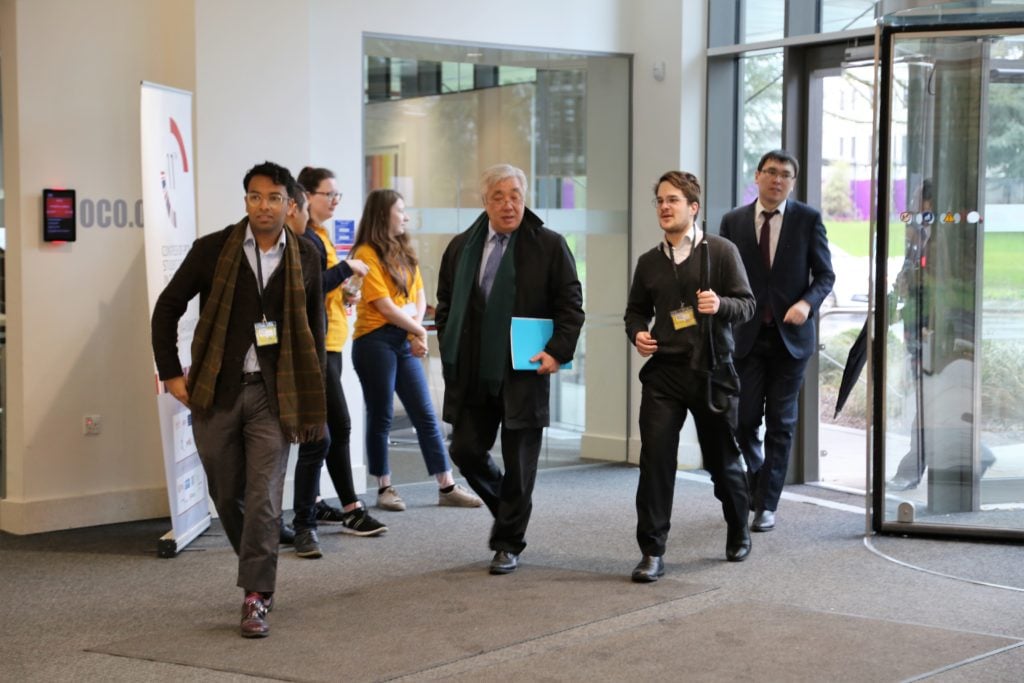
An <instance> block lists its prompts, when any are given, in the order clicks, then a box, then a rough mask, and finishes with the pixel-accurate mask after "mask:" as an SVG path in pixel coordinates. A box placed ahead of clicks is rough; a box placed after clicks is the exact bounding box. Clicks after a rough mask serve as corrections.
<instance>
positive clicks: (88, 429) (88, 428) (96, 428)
mask: <svg viewBox="0 0 1024 683" xmlns="http://www.w3.org/2000/svg"><path fill="white" fill-rule="evenodd" d="M102 431H103V419H102V418H101V417H100V416H99V415H86V416H85V417H84V418H83V420H82V433H83V434H85V435H86V436H96V435H97V434H99V433H100V432H102Z"/></svg>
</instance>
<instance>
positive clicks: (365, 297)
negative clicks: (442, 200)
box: [352, 190, 483, 511]
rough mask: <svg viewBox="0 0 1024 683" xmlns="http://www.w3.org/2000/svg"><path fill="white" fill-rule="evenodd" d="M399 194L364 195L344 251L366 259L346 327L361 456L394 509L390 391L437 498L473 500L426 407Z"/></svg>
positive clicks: (416, 280) (397, 503)
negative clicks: (362, 433) (358, 401)
mask: <svg viewBox="0 0 1024 683" xmlns="http://www.w3.org/2000/svg"><path fill="white" fill-rule="evenodd" d="M408 221H409V217H408V215H406V213H405V200H404V199H403V198H402V195H400V194H398V193H397V192H395V191H394V190H374V191H373V192H371V193H370V195H369V196H368V197H367V198H366V206H365V207H364V208H363V216H362V218H360V220H359V229H358V231H357V232H356V241H355V245H354V247H353V254H352V257H353V258H356V259H359V260H360V261H363V262H364V263H366V265H367V266H368V267H369V272H368V273H367V274H366V277H365V278H364V279H363V287H362V297H361V298H360V299H359V303H358V304H357V309H356V325H355V331H354V332H353V335H352V340H353V341H352V365H353V366H354V367H355V369H356V374H357V375H359V381H360V382H362V385H363V400H364V401H365V403H366V422H367V424H366V459H367V461H368V463H369V467H370V474H372V475H373V476H375V477H377V484H378V489H377V506H378V507H380V508H382V509H384V510H395V511H400V510H404V509H405V502H404V501H403V500H402V498H401V497H400V496H399V495H398V492H397V491H396V490H395V488H394V487H393V486H392V485H391V468H390V466H389V465H388V438H389V435H390V433H391V421H392V418H393V417H394V396H395V394H396V393H397V394H398V398H399V400H401V402H402V405H403V406H404V407H405V411H406V413H407V414H408V415H409V419H410V420H412V424H413V427H415V429H416V438H417V439H418V440H419V445H420V451H421V453H422V454H423V461H424V463H425V464H426V466H427V471H428V472H430V474H432V475H434V477H435V478H436V479H437V483H438V486H439V487H440V491H439V492H438V505H450V506H454V507H480V506H481V505H482V504H483V503H482V501H481V500H480V499H479V498H477V497H476V496H475V495H474V494H473V493H472V492H470V491H468V490H466V489H464V488H463V487H461V486H457V485H456V484H455V479H454V478H453V476H452V467H451V461H450V460H449V459H448V449H447V448H446V447H445V443H444V437H443V436H442V433H441V424H440V422H439V421H438V419H437V415H436V414H435V412H434V406H433V404H432V403H431V400H430V392H429V390H428V387H427V378H426V375H425V374H424V372H423V366H422V365H421V363H420V360H419V359H420V358H423V357H425V356H426V355H427V331H426V330H425V329H424V327H423V314H424V312H425V311H426V308H427V301H426V297H425V296H424V292H423V279H422V278H421V276H420V269H419V261H418V259H417V258H416V253H415V251H413V248H412V245H411V244H410V241H409V236H408V235H407V234H406V233H405V225H406V223H407V222H408Z"/></svg>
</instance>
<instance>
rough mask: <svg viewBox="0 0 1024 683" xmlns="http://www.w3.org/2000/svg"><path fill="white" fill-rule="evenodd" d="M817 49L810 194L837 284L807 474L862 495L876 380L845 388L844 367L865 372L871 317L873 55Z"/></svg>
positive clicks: (822, 340)
mask: <svg viewBox="0 0 1024 683" xmlns="http://www.w3.org/2000/svg"><path fill="white" fill-rule="evenodd" d="M817 52H818V54H819V55H821V56H820V58H818V59H814V55H812V57H811V58H812V60H813V61H815V62H816V63H815V64H814V66H813V67H812V69H811V70H810V72H809V77H808V87H807V101H808V126H807V135H808V142H807V146H808V152H807V160H808V161H807V197H808V201H809V202H810V203H811V204H812V205H813V206H817V207H819V208H820V210H821V213H822V218H823V220H824V222H825V228H826V230H827V232H828V240H829V247H830V248H831V251H832V266H833V268H834V270H835V273H836V282H835V286H834V287H833V290H832V294H831V296H830V297H829V299H828V300H827V301H826V302H825V304H824V305H823V306H822V307H821V310H820V314H819V327H818V345H819V346H818V372H817V377H816V378H815V375H813V374H811V373H810V372H809V373H808V375H807V380H806V382H807V383H810V382H814V381H815V379H816V380H817V385H818V386H817V406H816V409H817V410H816V418H817V419H816V420H807V421H806V422H807V426H806V428H807V429H813V428H816V429H817V448H816V449H815V450H814V451H813V452H812V451H810V450H808V452H806V453H805V459H806V461H807V466H806V467H805V469H806V472H807V475H808V476H807V477H806V479H807V481H808V482H816V483H819V484H821V485H824V486H828V487H830V488H837V489H841V490H846V491H856V492H861V493H863V492H864V491H865V490H866V482H867V468H866V462H867V458H866V453H867V423H868V419H867V418H868V416H867V390H866V386H867V378H866V376H864V375H861V376H859V377H858V378H857V379H856V380H855V381H853V380H851V381H849V382H848V386H846V387H843V386H842V385H843V377H844V372H845V374H847V375H849V374H850V373H852V372H854V371H855V369H856V368H855V367H851V368H850V370H849V371H847V370H846V367H847V365H848V359H849V355H850V350H851V348H852V347H853V346H854V344H855V343H858V342H857V340H858V336H859V335H860V334H861V332H862V329H863V327H864V325H865V323H866V322H867V317H868V316H867V314H868V295H869V290H870V277H869V274H870V265H871V258H870V250H871V231H870V223H869V221H870V216H871V182H872V177H871V168H872V167H871V156H872V145H873V141H874V138H873V132H874V123H873V110H874V92H873V91H874V60H873V58H872V59H870V60H867V61H865V62H853V63H850V62H847V61H844V60H845V56H846V52H847V50H845V49H843V48H842V47H838V48H836V47H833V48H832V49H831V50H829V51H828V52H823V51H821V50H818V51H817ZM865 343H866V342H865ZM852 365H854V366H856V359H854V361H853V364H852ZM811 408H812V406H808V409H811ZM808 441H809V440H808Z"/></svg>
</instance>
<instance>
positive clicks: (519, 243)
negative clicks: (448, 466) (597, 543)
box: [435, 164, 583, 574]
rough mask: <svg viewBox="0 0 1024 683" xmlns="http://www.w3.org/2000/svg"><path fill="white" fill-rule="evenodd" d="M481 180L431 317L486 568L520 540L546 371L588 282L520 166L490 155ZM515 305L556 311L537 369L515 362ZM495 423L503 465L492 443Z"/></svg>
mask: <svg viewBox="0 0 1024 683" xmlns="http://www.w3.org/2000/svg"><path fill="white" fill-rule="evenodd" d="M480 189H481V198H482V199H483V203H484V208H485V211H484V213H482V214H481V215H480V217H479V218H477V220H476V221H475V222H474V223H473V225H472V226H470V227H469V229H468V230H466V231H465V232H463V233H461V234H459V235H457V236H456V237H455V238H454V239H452V241H451V243H450V244H449V245H448V247H447V249H445V253H444V256H443V257H442V259H441V268H440V271H439V273H438V284H437V311H436V314H435V321H436V324H437V333H438V340H439V342H440V346H441V360H442V362H443V367H444V379H445V390H444V410H443V417H444V420H445V421H446V422H450V423H451V425H452V428H453V429H452V440H451V446H450V448H449V452H450V454H451V458H452V461H453V462H454V463H455V464H456V465H458V466H459V470H460V472H461V473H462V475H463V476H465V477H466V481H467V482H468V483H469V485H470V486H471V487H472V488H473V490H474V491H476V493H477V494H478V495H479V496H480V497H481V498H482V499H483V501H484V503H485V504H486V505H487V508H488V509H489V510H490V511H491V514H492V515H493V516H494V525H493V527H492V529H491V538H490V547H491V549H492V550H493V551H494V558H493V559H492V560H491V565H490V572H491V573H492V574H509V573H511V572H513V571H515V570H516V567H517V566H518V564H519V555H520V553H522V552H523V549H524V548H525V547H526V542H525V540H524V538H525V535H526V526H527V524H528V522H529V520H530V512H531V510H532V508H533V503H532V495H533V485H534V481H535V479H536V476H537V461H538V459H539V458H540V447H541V438H542V434H543V430H544V427H547V426H548V423H549V421H550V418H549V406H548V393H549V386H550V380H551V375H552V374H553V373H556V372H558V370H559V368H560V367H561V365H562V364H563V363H567V362H569V361H570V360H572V356H573V353H574V351H575V349H576V341H577V339H578V338H579V335H580V329H581V328H582V327H583V306H582V304H583V293H582V287H581V286H580V281H579V278H578V276H577V275H576V262H575V260H574V259H573V256H572V253H571V252H570V251H569V246H568V245H567V244H566V242H565V238H563V237H562V236H561V235H559V234H558V233H556V232H554V231H552V230H549V229H548V228H545V227H544V225H543V221H541V219H540V218H539V217H538V216H537V215H536V214H534V213H533V212H532V211H530V210H529V209H527V208H526V206H525V199H526V174H524V173H523V172H522V171H521V170H520V169H518V168H515V167H514V166H509V165H507V164H501V165H498V166H492V167H491V168H489V169H487V170H486V171H484V173H483V177H482V179H481V183H480ZM513 316H516V317H528V318H550V319H552V320H553V321H554V333H553V334H552V336H551V339H550V340H548V342H547V344H546V345H545V347H544V349H543V350H542V351H540V352H539V353H537V354H536V355H535V356H534V357H533V358H531V361H533V362H539V363H540V367H538V368H537V370H513V369H512V363H511V360H510V352H509V336H510V335H509V326H510V323H511V318H512V317H513ZM499 427H500V428H501V452H502V458H503V459H504V463H505V472H504V474H503V473H502V472H501V470H500V469H499V468H498V466H497V465H496V464H495V462H494V460H493V458H491V455H490V453H489V451H490V449H491V448H492V447H493V446H494V442H495V438H496V437H497V434H498V428H499Z"/></svg>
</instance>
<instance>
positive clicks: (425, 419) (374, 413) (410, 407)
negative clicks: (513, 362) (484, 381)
mask: <svg viewBox="0 0 1024 683" xmlns="http://www.w3.org/2000/svg"><path fill="white" fill-rule="evenodd" d="M407 336H408V333H407V332H406V331H405V330H403V329H401V328H400V327H395V326H394V325H384V326H383V327H379V328H377V329H376V330H374V331H373V332H369V333H367V334H364V335H363V336H361V337H358V338H357V339H355V340H354V341H353V342H352V365H353V366H355V369H356V374H357V375H359V381H360V382H362V385H363V400H364V401H365V403H366V460H367V462H368V464H369V467H370V474H371V475H373V476H375V477H382V476H384V475H386V474H391V468H390V467H389V466H388V436H389V434H390V433H391V421H392V418H393V417H394V396H395V394H396V393H397V394H398V399H399V400H400V401H401V402H402V406H404V407H405V412H406V413H407V414H408V415H409V419H410V420H412V424H413V427H415V428H416V438H417V440H418V441H419V444H420V452H421V453H422V454H423V462H424V463H425V464H426V466H427V472H429V473H430V474H435V475H436V474H441V473H443V472H447V471H449V470H450V469H451V465H450V464H449V463H448V451H447V449H446V448H445V445H444V437H443V436H442V435H441V424H440V422H438V420H437V415H436V414H435V413H434V405H433V403H432V402H431V400H430V391H429V390H428V387H427V377H426V375H424V374H423V366H422V365H421V364H420V360H419V359H418V358H416V357H414V356H413V355H412V349H411V347H410V345H409V340H408V339H407Z"/></svg>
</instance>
